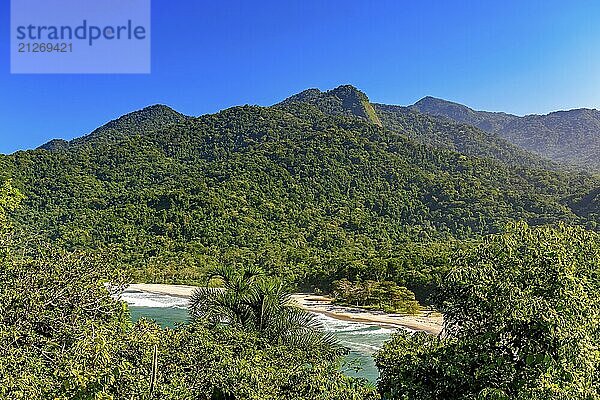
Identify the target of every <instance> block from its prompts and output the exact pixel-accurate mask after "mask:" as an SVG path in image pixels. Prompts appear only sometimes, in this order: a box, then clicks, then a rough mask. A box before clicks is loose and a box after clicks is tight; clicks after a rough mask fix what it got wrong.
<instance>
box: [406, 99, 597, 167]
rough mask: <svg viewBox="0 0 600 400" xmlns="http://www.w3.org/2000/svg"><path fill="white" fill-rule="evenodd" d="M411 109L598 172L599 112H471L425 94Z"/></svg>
mask: <svg viewBox="0 0 600 400" xmlns="http://www.w3.org/2000/svg"><path fill="white" fill-rule="evenodd" d="M410 108H411V109H413V110H415V111H418V112H421V113H425V114H429V115H434V116H441V117H446V118H449V119H451V120H453V121H456V122H461V123H466V124H470V125H473V126H476V127H478V128H481V129H483V130H485V131H487V132H491V133H496V134H498V135H500V136H502V137H503V138H505V139H506V140H508V141H510V142H511V143H513V144H515V145H517V146H520V147H521V148H523V149H526V150H528V151H531V152H534V153H536V154H538V155H540V156H543V157H546V158H548V159H550V160H553V161H555V162H558V163H561V164H564V165H572V166H578V167H580V168H584V169H587V170H591V171H595V172H600V156H599V155H600V111H598V110H592V109H577V110H570V111H557V112H553V113H550V114H547V115H527V116H524V117H518V116H516V115H510V114H505V113H493V112H486V111H475V110H473V109H471V108H469V107H466V106H464V105H461V104H457V103H452V102H449V101H446V100H441V99H436V98H433V97H425V98H424V99H422V100H420V101H418V102H417V103H415V104H414V105H413V106H411V107H410Z"/></svg>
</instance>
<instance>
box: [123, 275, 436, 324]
mask: <svg viewBox="0 0 600 400" xmlns="http://www.w3.org/2000/svg"><path fill="white" fill-rule="evenodd" d="M195 289H196V286H188V285H165V284H154V283H136V284H131V285H129V286H128V287H127V290H134V291H141V292H148V293H155V294H164V295H169V296H176V297H181V298H186V299H187V298H190V296H191V295H192V293H193V292H194V290H195ZM292 300H293V301H294V302H295V303H296V304H298V306H299V307H301V308H303V309H305V310H307V311H310V312H314V313H318V314H323V315H326V316H328V317H331V318H335V319H338V320H342V321H354V322H362V323H367V324H373V325H377V326H381V327H385V328H394V329H410V330H415V331H424V332H427V333H429V334H432V335H438V334H439V333H440V332H441V330H442V324H443V318H442V317H441V316H439V317H437V316H436V317H431V316H426V315H423V314H421V315H404V314H389V313H385V312H383V311H375V310H364V309H361V308H356V307H347V306H338V305H335V304H333V303H332V299H331V298H329V297H326V296H320V295H315V294H312V293H296V294H293V295H292Z"/></svg>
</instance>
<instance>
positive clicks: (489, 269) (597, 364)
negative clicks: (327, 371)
mask: <svg viewBox="0 0 600 400" xmlns="http://www.w3.org/2000/svg"><path fill="white" fill-rule="evenodd" d="M599 267H600V238H599V237H598V235H597V234H593V233H590V232H586V231H584V230H582V229H579V228H568V227H565V226H559V227H556V228H550V227H544V228H530V227H528V226H526V225H524V224H515V225H513V226H512V227H510V229H509V230H508V231H507V232H506V233H504V234H499V235H494V236H491V237H488V238H486V239H485V240H484V241H483V242H482V244H481V245H480V246H479V247H477V248H476V249H473V250H471V251H468V252H464V253H462V254H460V255H459V257H458V258H457V259H456V264H455V268H454V269H453V270H452V272H451V273H450V275H449V276H448V278H447V281H445V282H444V284H443V285H442V289H441V291H440V293H439V296H438V298H437V305H438V307H439V309H440V310H441V311H442V312H443V313H444V319H445V327H444V331H443V334H442V335H441V336H440V337H433V336H427V335H424V334H417V335H410V334H398V335H396V336H395V337H394V338H393V340H392V341H390V342H388V343H387V344H386V345H385V347H384V349H383V350H382V351H381V352H380V353H379V355H378V358H377V364H378V366H379V368H380V370H381V380H380V382H379V389H380V391H381V392H382V394H383V395H384V396H387V398H402V399H420V400H421V399H422V400H426V399H480V398H485V399H487V398H494V399H595V398H598V397H599V396H600V392H599V387H598V383H597V382H598V376H599V375H598V374H599V371H600V352H599V351H598V349H599V348H600V334H599V332H598V321H599V320H600V297H598V292H599V290H600V275H599V271H600V268H599Z"/></svg>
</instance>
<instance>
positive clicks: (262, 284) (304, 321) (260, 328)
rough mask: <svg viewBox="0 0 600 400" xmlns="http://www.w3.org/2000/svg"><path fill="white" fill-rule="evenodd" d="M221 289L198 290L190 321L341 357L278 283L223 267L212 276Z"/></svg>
mask: <svg viewBox="0 0 600 400" xmlns="http://www.w3.org/2000/svg"><path fill="white" fill-rule="evenodd" d="M213 279H217V280H218V283H217V284H218V286H217V287H211V286H208V285H207V286H206V287H203V288H198V289H196V291H195V292H194V294H193V295H192V298H191V300H190V306H189V310H190V316H191V317H192V319H194V320H196V321H199V322H204V323H207V324H208V325H209V326H219V325H226V326H231V327H235V328H237V329H241V330H244V331H248V332H255V333H257V334H258V335H259V336H261V337H263V338H265V339H266V340H268V341H269V342H270V343H275V344H286V345H288V346H293V347H298V348H303V349H305V350H307V351H308V350H312V349H316V348H319V349H320V350H321V351H323V352H325V351H326V350H327V351H331V353H332V356H333V358H335V357H336V356H337V355H339V354H340V353H341V352H342V350H343V349H342V348H341V346H339V345H338V344H337V342H336V341H335V339H334V338H333V337H332V336H331V335H328V334H325V333H324V332H323V327H322V325H321V324H320V323H319V322H318V320H317V318H316V317H315V315H314V314H311V313H309V312H307V311H305V310H303V309H301V308H300V307H299V306H297V305H296V304H294V303H293V301H292V299H291V294H290V292H289V290H288V289H287V288H286V287H285V285H284V283H283V282H281V280H280V279H278V278H275V277H270V276H266V275H265V274H264V273H262V272H261V271H260V270H259V269H256V268H251V267H238V268H235V267H231V266H228V267H222V268H219V269H217V270H215V271H213V272H212V273H211V274H210V277H209V281H208V282H209V283H210V282H211V281H212V280H213Z"/></svg>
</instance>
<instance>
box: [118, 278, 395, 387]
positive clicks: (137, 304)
mask: <svg viewBox="0 0 600 400" xmlns="http://www.w3.org/2000/svg"><path fill="white" fill-rule="evenodd" d="M121 300H123V301H125V302H126V303H127V304H128V305H129V310H130V312H131V319H132V320H133V321H137V320H138V319H140V318H142V317H145V318H149V319H153V320H155V321H156V322H157V323H159V324H160V325H162V326H163V327H170V328H173V327H176V326H177V324H180V323H185V322H187V320H188V313H187V309H186V307H187V300H186V299H184V298H181V297H175V296H168V295H162V294H153V293H147V292H141V291H132V290H126V291H125V292H123V294H122V296H121ZM315 315H316V316H317V318H318V319H319V321H320V322H321V323H322V325H323V328H324V329H325V331H327V332H331V333H332V334H334V335H335V337H336V338H337V339H338V340H339V341H340V343H341V344H342V345H343V346H346V347H347V348H349V349H350V353H349V354H348V356H346V358H345V360H344V363H343V365H342V371H343V372H344V373H345V374H347V375H349V376H355V377H362V378H367V379H368V380H369V381H371V382H373V383H375V382H376V380H377V377H378V376H379V372H378V371H377V368H376V367H375V362H374V360H373V355H374V354H375V352H377V350H379V349H380V348H381V346H382V345H383V342H385V341H386V340H388V339H389V337H390V334H391V333H392V332H393V331H394V330H393V329H388V328H382V327H379V326H376V325H370V324H365V323H361V322H350V321H341V320H338V319H335V318H331V317H328V316H326V315H322V314H315Z"/></svg>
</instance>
